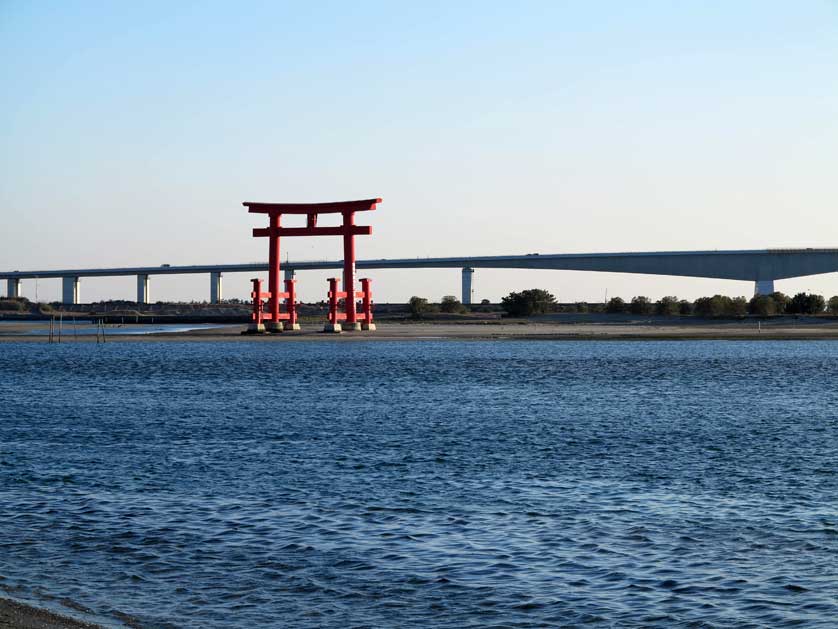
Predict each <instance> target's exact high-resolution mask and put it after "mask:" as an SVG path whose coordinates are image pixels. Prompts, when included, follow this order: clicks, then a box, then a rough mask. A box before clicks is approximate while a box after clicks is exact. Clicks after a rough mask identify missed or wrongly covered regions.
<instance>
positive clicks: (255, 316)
mask: <svg viewBox="0 0 838 629" xmlns="http://www.w3.org/2000/svg"><path fill="white" fill-rule="evenodd" d="M250 281H251V282H253V290H252V291H251V293H250V296H251V297H252V298H253V312H252V314H251V315H250V318H251V323H250V325H249V326H248V327H247V331H248V332H249V333H251V334H253V333H256V332H264V331H265V324H264V323H263V322H262V321H263V318H262V315H263V311H262V307H263V306H262V297H263V296H264V293H263V292H262V280H260V279H258V278H253V279H252V280H250Z"/></svg>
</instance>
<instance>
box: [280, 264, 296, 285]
mask: <svg viewBox="0 0 838 629" xmlns="http://www.w3.org/2000/svg"><path fill="white" fill-rule="evenodd" d="M282 273H283V275H282V279H283V280H285V281H286V282H287V281H288V280H293V279H296V278H295V276H296V275H297V272H296V271H295V270H294V269H289V268H288V267H287V266H286V267H285V268H284V269H283V270H282Z"/></svg>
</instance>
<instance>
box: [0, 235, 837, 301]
mask: <svg viewBox="0 0 838 629" xmlns="http://www.w3.org/2000/svg"><path fill="white" fill-rule="evenodd" d="M342 267H343V261H342V260H320V261H288V262H285V263H284V264H283V268H284V269H285V277H286V278H287V277H291V276H293V274H294V273H295V272H297V271H308V270H322V269H341V268H342ZM356 267H357V268H358V269H431V268H460V269H462V301H463V303H465V304H469V303H471V302H472V298H473V290H472V276H473V274H474V269H476V268H487V269H555V270H566V271H602V272H609V273H643V274H649V275H676V276H684V277H707V278H716V279H727V280H740V281H752V282H754V283H755V291H754V292H755V293H756V294H767V293H771V292H773V291H774V281H775V280H781V279H787V278H791V277H802V276H806V275H819V274H822V273H832V272H836V271H838V248H836V249H757V250H741V251H658V252H640V253H558V254H537V253H532V254H527V255H510V256H477V257H450V258H403V259H380V260H359V261H358V262H357V264H356ZM267 270H268V264H267V263H266V262H254V263H250V264H203V265H190V266H170V265H162V266H141V267H124V268H110V269H107V268H106V269H60V270H47V271H12V272H0V280H2V279H5V280H7V288H8V290H7V295H8V296H9V297H17V296H20V285H21V281H22V280H24V279H36V278H37V279H44V278H61V280H62V297H63V299H62V301H63V302H64V303H67V304H75V303H79V283H80V278H82V277H108V276H117V275H133V276H136V278H137V302H138V303H149V301H150V300H151V299H150V290H149V289H150V282H149V277H150V276H152V275H179V274H187V273H207V274H209V275H210V302H211V303H217V302H219V301H220V300H221V299H222V290H221V288H222V284H221V278H222V276H223V274H224V273H242V272H248V273H251V272H253V273H258V272H264V271H267Z"/></svg>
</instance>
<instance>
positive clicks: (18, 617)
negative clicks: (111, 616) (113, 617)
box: [0, 596, 105, 629]
mask: <svg viewBox="0 0 838 629" xmlns="http://www.w3.org/2000/svg"><path fill="white" fill-rule="evenodd" d="M0 629H105V628H104V627H103V626H102V625H97V624H95V623H92V622H87V621H84V620H78V619H76V618H72V617H70V616H65V615H63V614H60V613H58V612H54V611H51V610H49V609H45V608H43V607H38V606H36V605H32V604H30V603H23V602H21V601H17V600H14V599H11V598H6V597H5V596H0Z"/></svg>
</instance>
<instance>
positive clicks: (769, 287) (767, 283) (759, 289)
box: [754, 280, 774, 295]
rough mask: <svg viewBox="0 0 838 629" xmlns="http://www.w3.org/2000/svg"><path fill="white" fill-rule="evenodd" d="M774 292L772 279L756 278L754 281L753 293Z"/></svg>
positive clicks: (765, 293) (766, 293) (767, 293)
mask: <svg viewBox="0 0 838 629" xmlns="http://www.w3.org/2000/svg"><path fill="white" fill-rule="evenodd" d="M773 292H774V280H757V281H756V282H754V295H770V294H771V293H773Z"/></svg>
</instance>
